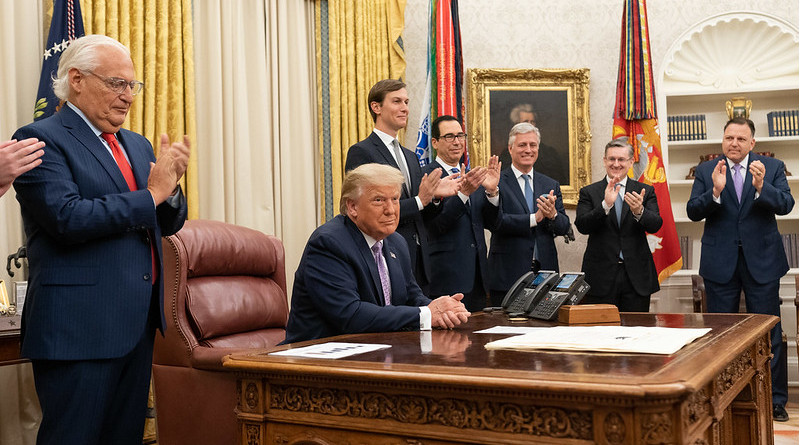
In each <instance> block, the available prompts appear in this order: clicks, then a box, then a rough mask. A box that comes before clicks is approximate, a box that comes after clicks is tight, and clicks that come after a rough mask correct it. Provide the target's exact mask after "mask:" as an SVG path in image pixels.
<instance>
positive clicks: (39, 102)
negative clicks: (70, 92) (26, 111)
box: [33, 0, 83, 121]
mask: <svg viewBox="0 0 800 445" xmlns="http://www.w3.org/2000/svg"><path fill="white" fill-rule="evenodd" d="M81 36H83V16H82V15H81V2H80V1H78V0H54V1H53V18H52V19H51V21H50V32H49V33H48V35H47V46H46V47H45V49H44V54H43V55H42V73H41V76H40V77H39V91H38V93H37V94H36V105H35V106H34V110H33V120H35V121H38V120H39V119H44V118H46V117H48V116H51V115H53V114H54V113H55V112H56V111H58V109H59V108H60V103H59V100H58V98H57V97H56V95H55V94H54V93H53V77H55V76H54V75H55V74H56V71H57V70H58V61H59V60H61V53H62V52H64V50H66V49H67V47H68V46H69V44H70V42H72V41H73V40H75V39H76V38H78V37H81Z"/></svg>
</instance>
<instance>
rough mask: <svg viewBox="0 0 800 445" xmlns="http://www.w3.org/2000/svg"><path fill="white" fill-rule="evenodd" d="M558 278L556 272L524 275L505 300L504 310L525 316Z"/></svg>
mask: <svg viewBox="0 0 800 445" xmlns="http://www.w3.org/2000/svg"><path fill="white" fill-rule="evenodd" d="M558 278H559V276H558V273H557V272H556V271H554V270H540V271H538V272H528V273H526V274H524V275H523V276H521V277H519V279H518V280H517V282H516V283H514V285H513V286H511V289H510V290H509V291H508V293H506V296H505V298H503V304H502V306H503V310H505V311H506V312H507V313H520V314H523V313H525V312H528V310H530V308H531V305H532V304H533V303H534V302H535V301H536V300H537V299H538V298H539V297H540V296H542V295H545V294H546V293H547V291H549V290H550V288H551V287H553V285H554V284H556V282H557V281H558Z"/></svg>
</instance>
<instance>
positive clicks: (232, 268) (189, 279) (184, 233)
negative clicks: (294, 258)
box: [154, 220, 289, 369]
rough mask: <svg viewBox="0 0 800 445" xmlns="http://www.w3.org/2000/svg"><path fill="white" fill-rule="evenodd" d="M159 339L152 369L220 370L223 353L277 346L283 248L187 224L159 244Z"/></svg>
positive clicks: (209, 225) (283, 302)
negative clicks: (162, 320) (162, 327)
mask: <svg viewBox="0 0 800 445" xmlns="http://www.w3.org/2000/svg"><path fill="white" fill-rule="evenodd" d="M163 249H164V258H163V263H164V264H163V265H164V276H163V280H164V306H165V312H166V318H167V332H165V337H164V338H161V337H160V336H157V339H156V347H155V352H154V363H157V364H164V365H176V366H189V367H197V368H202V369H222V362H221V359H222V357H223V356H224V355H226V354H228V353H230V352H233V351H237V350H243V349H251V348H259V349H260V348H269V347H272V346H274V345H276V344H278V343H279V342H281V341H283V339H284V338H285V334H286V330H285V329H286V322H287V320H288V317H289V305H288V301H287V297H286V274H285V257H284V250H283V244H282V243H281V241H280V240H278V239H277V238H275V237H272V236H268V235H265V234H263V233H261V232H258V231H256V230H252V229H248V228H245V227H241V226H236V225H232V224H227V223H223V222H218V221H208V220H192V221H187V222H186V224H185V225H184V227H183V229H181V231H179V232H178V233H176V234H175V235H172V236H169V237H166V238H164V240H163Z"/></svg>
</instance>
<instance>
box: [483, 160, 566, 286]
mask: <svg viewBox="0 0 800 445" xmlns="http://www.w3.org/2000/svg"><path fill="white" fill-rule="evenodd" d="M550 190H553V193H554V194H555V196H556V212H557V214H556V217H555V219H553V220H550V219H548V218H544V219H542V221H541V222H540V223H538V224H537V225H536V227H531V226H530V212H529V211H528V205H527V204H526V202H525V196H524V195H523V194H522V190H521V189H520V187H519V183H518V182H517V178H515V177H514V171H513V170H512V169H511V168H507V169H505V170H503V171H502V172H501V173H500V215H499V216H498V218H497V224H495V226H494V227H493V228H492V229H491V231H492V240H491V244H490V248H489V289H491V290H493V291H500V292H505V291H508V289H509V288H510V287H511V285H513V284H514V282H515V281H516V280H517V279H518V278H519V277H520V276H521V275H522V274H524V273H526V272H529V271H530V270H531V261H532V260H533V248H534V240H536V245H537V251H538V253H539V258H538V260H539V262H540V263H541V268H542V269H545V270H555V271H558V252H557V251H556V244H555V242H553V236H554V235H565V234H566V233H567V231H568V230H569V225H570V222H569V217H568V216H567V213H566V212H565V211H564V202H563V201H562V199H561V187H560V186H559V184H558V182H556V181H555V180H554V179H552V178H550V177H547V176H545V175H543V174H542V173H539V172H536V171H534V172H533V196H534V202H533V205H534V209H533V211H534V213H535V212H536V211H537V205H536V197H538V196H539V195H544V194H548V193H550Z"/></svg>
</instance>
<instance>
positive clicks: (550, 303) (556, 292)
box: [527, 272, 591, 320]
mask: <svg viewBox="0 0 800 445" xmlns="http://www.w3.org/2000/svg"><path fill="white" fill-rule="evenodd" d="M590 288H591V286H589V283H587V282H586V281H584V275H583V272H567V273H565V274H563V275H561V278H560V279H559V280H558V283H556V285H555V286H553V287H552V288H551V289H550V290H549V292H547V294H546V295H544V296H543V297H542V298H540V299H539V300H538V301H537V302H536V303H535V304H533V305H532V306H531V308H530V310H529V311H527V315H528V316H529V317H532V318H538V319H541V320H552V319H554V318H556V314H558V308H560V307H561V306H563V305H565V304H578V303H580V302H581V300H582V299H583V297H584V295H586V293H587V292H589V289H590Z"/></svg>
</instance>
